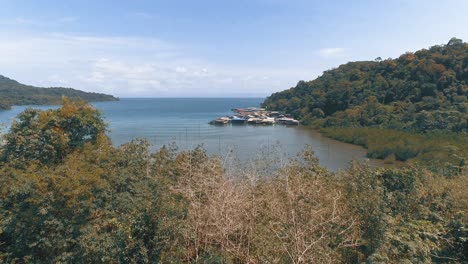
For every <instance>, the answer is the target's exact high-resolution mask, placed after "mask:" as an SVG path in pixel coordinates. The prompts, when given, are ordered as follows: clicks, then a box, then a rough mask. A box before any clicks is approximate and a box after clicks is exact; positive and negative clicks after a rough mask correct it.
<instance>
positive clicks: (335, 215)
mask: <svg viewBox="0 0 468 264" xmlns="http://www.w3.org/2000/svg"><path fill="white" fill-rule="evenodd" d="M0 153H1V155H0V157H1V158H0V198H1V199H0V262H2V263H433V262H434V263H466V262H468V258H467V256H468V242H467V241H468V229H467V224H468V214H467V212H466V211H467V208H468V192H466V186H468V175H467V174H466V171H463V168H462V167H460V170H457V171H454V172H453V173H451V174H449V175H442V174H437V173H435V172H433V171H428V170H426V169H424V168H420V167H407V168H401V169H384V168H380V169H372V168H369V167H368V166H366V165H362V164H351V165H350V168H349V169H347V170H345V171H341V172H338V173H332V172H329V171H327V170H326V169H324V168H322V167H320V166H319V163H318V161H317V159H316V158H315V157H314V155H313V152H312V151H311V150H308V149H306V150H305V151H304V152H303V153H302V154H301V155H299V156H298V157H296V158H293V159H290V160H288V161H284V160H281V159H274V155H262V156H261V157H262V159H259V160H252V162H250V163H248V164H249V165H246V166H240V164H236V163H235V161H232V162H228V161H226V159H221V158H219V157H209V156H207V154H206V153H205V151H204V150H203V149H202V148H200V147H199V148H196V149H194V150H191V151H183V152H180V151H177V149H176V147H175V146H166V147H163V148H161V149H159V150H158V151H156V152H154V153H152V152H150V148H149V144H148V143H147V142H146V141H144V140H134V141H132V142H129V143H127V144H124V145H122V146H120V147H114V146H112V144H111V142H110V140H109V138H108V137H107V136H106V126H105V123H104V121H103V120H102V119H101V116H100V113H99V112H98V111H96V110H95V109H93V108H92V107H91V106H89V105H88V104H86V103H82V102H80V103H77V102H70V101H68V100H65V101H64V104H63V106H62V107H61V108H59V109H57V110H48V111H36V110H32V109H30V110H26V111H25V112H24V113H22V114H20V115H19V117H18V120H17V121H16V122H15V123H13V124H12V127H11V130H10V131H9V132H7V133H6V134H5V135H4V136H3V143H2V145H1V147H0ZM268 157H272V158H271V159H270V158H268ZM230 164H231V165H230ZM272 164H277V166H278V167H277V168H272V166H271V165H272Z"/></svg>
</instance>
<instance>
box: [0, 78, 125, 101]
mask: <svg viewBox="0 0 468 264" xmlns="http://www.w3.org/2000/svg"><path fill="white" fill-rule="evenodd" d="M62 96H66V97H68V98H70V99H72V100H76V99H82V100H85V101H88V102H93V101H115V100H118V99H117V98H115V97H113V96H111V95H107V94H101V93H88V92H83V91H80V90H75V89H72V88H61V87H52V88H39V87H34V86H29V85H24V84H21V83H19V82H17V81H15V80H12V79H9V78H7V77H5V76H2V75H0V110H1V109H8V108H10V107H11V106H12V105H44V104H60V102H61V101H62Z"/></svg>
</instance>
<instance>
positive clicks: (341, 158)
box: [0, 98, 381, 171]
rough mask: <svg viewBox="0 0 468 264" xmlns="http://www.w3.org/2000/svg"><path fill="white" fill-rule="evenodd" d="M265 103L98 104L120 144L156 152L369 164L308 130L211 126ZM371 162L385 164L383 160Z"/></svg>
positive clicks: (336, 165)
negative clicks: (305, 155) (307, 154)
mask: <svg viewBox="0 0 468 264" xmlns="http://www.w3.org/2000/svg"><path fill="white" fill-rule="evenodd" d="M262 101H263V98H145V99H135V98H132V99H130V98H124V99H121V101H117V102H98V103H93V105H94V106H95V107H96V108H98V109H99V110H101V111H102V112H103V114H104V117H105V119H106V120H107V122H108V124H109V130H110V136H111V138H112V141H113V143H114V144H115V145H121V144H123V143H125V142H128V141H130V140H132V139H134V138H146V139H148V140H149V141H150V142H151V144H152V147H153V149H155V150H156V149H158V148H159V147H161V146H162V145H164V144H170V143H176V144H177V146H178V147H179V148H180V149H192V148H194V147H196V146H197V145H203V146H204V148H205V149H206V150H207V152H208V153H209V154H216V155H221V156H223V157H226V156H236V157H238V158H239V159H240V160H246V159H249V158H254V157H258V156H259V155H264V154H262V153H265V152H267V153H271V152H275V153H276V155H282V156H283V157H288V156H292V155H294V154H296V153H297V152H299V151H301V150H303V149H304V148H305V147H306V146H307V145H310V146H311V147H312V149H313V150H314V151H315V153H316V155H317V157H318V158H319V160H320V163H321V164H322V165H323V166H325V167H328V168H329V169H331V170H335V171H336V170H338V169H343V168H346V167H347V166H348V165H349V162H350V161H351V160H353V159H355V160H365V159H366V158H365V153H366V152H365V150H364V149H363V148H361V147H358V146H354V145H350V144H346V143H341V142H338V141H335V140H331V139H328V138H325V137H323V136H321V135H320V134H319V133H317V132H315V131H313V130H310V129H307V128H304V127H286V126H282V125H274V126H249V125H246V126H231V125H227V126H213V125H209V124H208V122H209V121H210V120H212V119H214V118H216V117H219V116H225V115H232V112H231V109H232V108H246V107H251V106H255V107H258V106H260V103H261V102H262ZM33 107H34V108H39V109H50V108H55V107H56V106H33ZM26 108H27V107H26V106H16V107H14V108H13V109H12V110H9V111H0V123H4V124H7V125H8V124H10V123H11V120H12V119H13V118H14V117H15V116H16V115H17V114H19V113H20V112H22V111H23V110H24V109H26ZM370 162H371V165H375V166H379V165H381V162H380V161H370Z"/></svg>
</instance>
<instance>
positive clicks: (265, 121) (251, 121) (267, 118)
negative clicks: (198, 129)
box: [210, 107, 300, 126]
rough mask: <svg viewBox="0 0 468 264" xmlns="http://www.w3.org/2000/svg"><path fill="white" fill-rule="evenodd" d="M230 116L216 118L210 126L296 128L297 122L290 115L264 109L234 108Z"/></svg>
mask: <svg viewBox="0 0 468 264" xmlns="http://www.w3.org/2000/svg"><path fill="white" fill-rule="evenodd" d="M231 110H232V111H233V112H234V115H232V116H222V117H218V118H216V119H214V120H212V121H210V124H212V125H228V124H231V125H274V124H281V125H289V126H297V125H299V124H300V121H299V120H296V119H294V118H292V117H291V116H290V115H288V114H285V113H282V112H280V111H266V110H265V109H264V108H258V107H248V108H234V109H231Z"/></svg>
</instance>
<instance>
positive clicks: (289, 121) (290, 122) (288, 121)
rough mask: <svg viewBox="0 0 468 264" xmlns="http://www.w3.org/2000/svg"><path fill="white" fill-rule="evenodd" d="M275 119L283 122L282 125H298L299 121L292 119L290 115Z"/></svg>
mask: <svg viewBox="0 0 468 264" xmlns="http://www.w3.org/2000/svg"><path fill="white" fill-rule="evenodd" d="M276 121H277V122H278V123H280V124H283V125H290V126H297V125H299V123H300V122H299V121H298V120H296V119H294V118H290V117H282V118H278V119H276Z"/></svg>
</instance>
